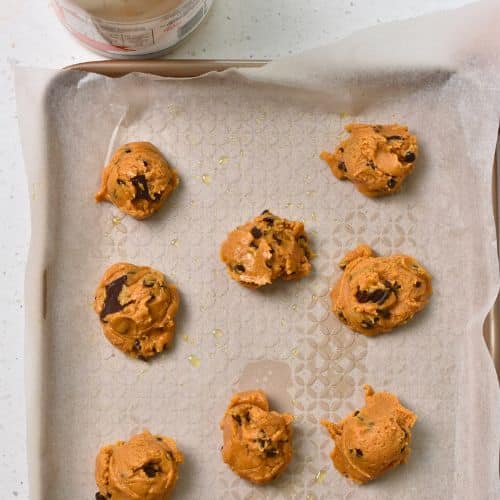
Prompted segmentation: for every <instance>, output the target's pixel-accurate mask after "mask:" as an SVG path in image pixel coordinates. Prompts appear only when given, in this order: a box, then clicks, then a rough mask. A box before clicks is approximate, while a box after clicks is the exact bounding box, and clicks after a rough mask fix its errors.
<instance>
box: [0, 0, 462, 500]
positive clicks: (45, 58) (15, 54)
mask: <svg viewBox="0 0 500 500" xmlns="http://www.w3.org/2000/svg"><path fill="white" fill-rule="evenodd" d="M465 3H469V1H468V0H400V1H397V2H396V1H394V0H351V1H350V0H215V5H214V7H213V9H212V11H211V12H210V14H209V15H208V17H207V19H206V20H205V22H204V23H203V25H202V26H201V28H200V29H199V31H198V32H197V33H195V35H194V36H192V37H191V38H190V39H189V40H188V41H187V42H186V43H185V44H183V45H182V46H181V47H179V48H178V49H177V51H176V52H175V53H173V54H172V55H171V56H170V57H173V58H219V59H222V58H233V59H245V58H256V59H259V58H262V59H269V58H278V57H283V56H286V55H287V54H291V53H296V52H301V51H302V50H304V49H307V48H312V47H314V46H317V45H322V44H325V43H328V42H331V41H334V40H336V39H339V38H341V37H344V36H346V35H348V34H350V33H352V32H353V31H356V30H358V29H360V28H364V27H367V26H370V25H373V24H377V23H380V22H386V21H392V20H396V19H403V18H407V17H413V16H416V15H420V14H424V13H428V12H433V11H436V10H442V9H446V8H451V7H456V6H460V5H463V4H465ZM429 36H432V34H429ZM394 43H397V44H401V43H404V41H402V40H395V41H394ZM0 55H1V57H0V283H1V287H0V307H1V314H0V499H2V500H4V499H5V500H7V499H11V498H20V499H27V498H28V487H27V480H26V478H27V467H26V451H25V435H26V431H25V415H24V413H25V409H24V408H25V405H24V389H23V348H24V343H23V330H24V311H23V289H24V268H25V262H26V255H27V249H28V243H29V234H30V222H29V209H28V195H27V189H26V179H25V175H24V166H23V160H22V154H21V148H20V144H19V138H18V132H17V119H16V107H15V96H14V79H13V67H14V66H15V65H18V64H21V65H25V66H36V67H48V68H62V67H64V66H66V65H69V64H73V63H76V62H82V61H88V60H94V59H97V57H96V56H95V55H94V54H92V53H91V52H89V51H87V50H86V49H84V48H83V47H81V46H80V45H78V43H77V42H75V41H74V40H73V39H72V38H71V37H70V35H69V34H67V33H66V32H65V30H64V28H63V27H62V26H61V25H60V24H59V22H58V20H57V18H56V17H55V15H54V13H53V11H52V8H51V6H50V1H49V0H0ZM33 285H34V286H35V284H33ZM27 286H30V283H29V281H28V283H27ZM54 487H57V485H54Z"/></svg>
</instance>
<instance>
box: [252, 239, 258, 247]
mask: <svg viewBox="0 0 500 500" xmlns="http://www.w3.org/2000/svg"><path fill="white" fill-rule="evenodd" d="M250 246H251V247H252V248H259V245H257V243H256V242H255V241H253V240H252V241H251V242H250Z"/></svg>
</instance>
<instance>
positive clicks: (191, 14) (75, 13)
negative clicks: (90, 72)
mask: <svg viewBox="0 0 500 500" xmlns="http://www.w3.org/2000/svg"><path fill="white" fill-rule="evenodd" d="M212 3H213V0H53V4H54V8H55V10H56V13H57V15H58V17H59V19H60V20H61V22H62V23H63V24H64V26H66V28H67V29H68V30H69V31H70V32H71V33H72V34H73V35H74V36H75V37H76V38H77V39H78V40H79V41H80V42H81V43H82V44H83V45H85V46H87V47H88V48H90V49H91V50H93V51H94V52H98V53H99V54H101V55H104V56H106V57H111V58H134V57H138V58H140V57H149V56H151V55H152V54H160V53H165V52H168V51H169V50H171V49H172V48H173V47H174V46H175V45H177V44H178V43H179V42H180V41H182V40H183V39H184V38H186V37H187V36H188V35H189V34H190V33H192V32H193V31H194V30H195V29H196V28H197V27H198V26H199V25H200V23H201V21H202V20H203V19H204V17H205V16H206V14H207V13H208V11H209V9H210V7H211V6H212Z"/></svg>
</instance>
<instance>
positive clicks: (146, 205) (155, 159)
mask: <svg viewBox="0 0 500 500" xmlns="http://www.w3.org/2000/svg"><path fill="white" fill-rule="evenodd" d="M178 184H179V178H178V176H177V174H176V172H175V170H173V169H172V168H171V167H170V165H169V164H168V162H167V160H166V159H165V158H164V156H163V155H162V154H161V153H160V151H159V150H158V149H157V148H156V147H155V146H153V144H151V143H150V142H130V143H128V144H124V145H123V146H121V147H119V148H118V149H117V150H116V151H115V153H114V155H113V157H112V158H111V160H110V162H109V163H108V164H107V165H106V167H104V170H103V172H102V180H101V187H100V189H99V191H98V192H97V193H96V195H95V199H96V201H98V202H99V201H109V202H111V203H113V204H114V205H116V206H117V207H118V208H119V209H120V210H121V211H122V212H124V213H126V214H128V215H131V216H132V217H135V218H136V219H146V218H147V217H150V216H151V215H153V214H154V213H155V212H157V211H158V210H159V209H160V208H161V207H162V206H163V205H164V204H165V201H166V200H167V198H168V197H169V196H170V194H171V193H172V191H173V190H174V189H175V188H176V187H177V186H178Z"/></svg>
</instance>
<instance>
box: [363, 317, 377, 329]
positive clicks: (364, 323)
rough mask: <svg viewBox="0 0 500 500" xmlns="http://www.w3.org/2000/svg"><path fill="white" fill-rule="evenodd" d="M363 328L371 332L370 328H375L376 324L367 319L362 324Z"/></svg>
mask: <svg viewBox="0 0 500 500" xmlns="http://www.w3.org/2000/svg"><path fill="white" fill-rule="evenodd" d="M361 326H362V327H363V328H366V329H367V330H369V329H370V328H373V327H374V324H373V323H372V322H371V321H368V320H366V319H364V320H363V321H362V322H361Z"/></svg>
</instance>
